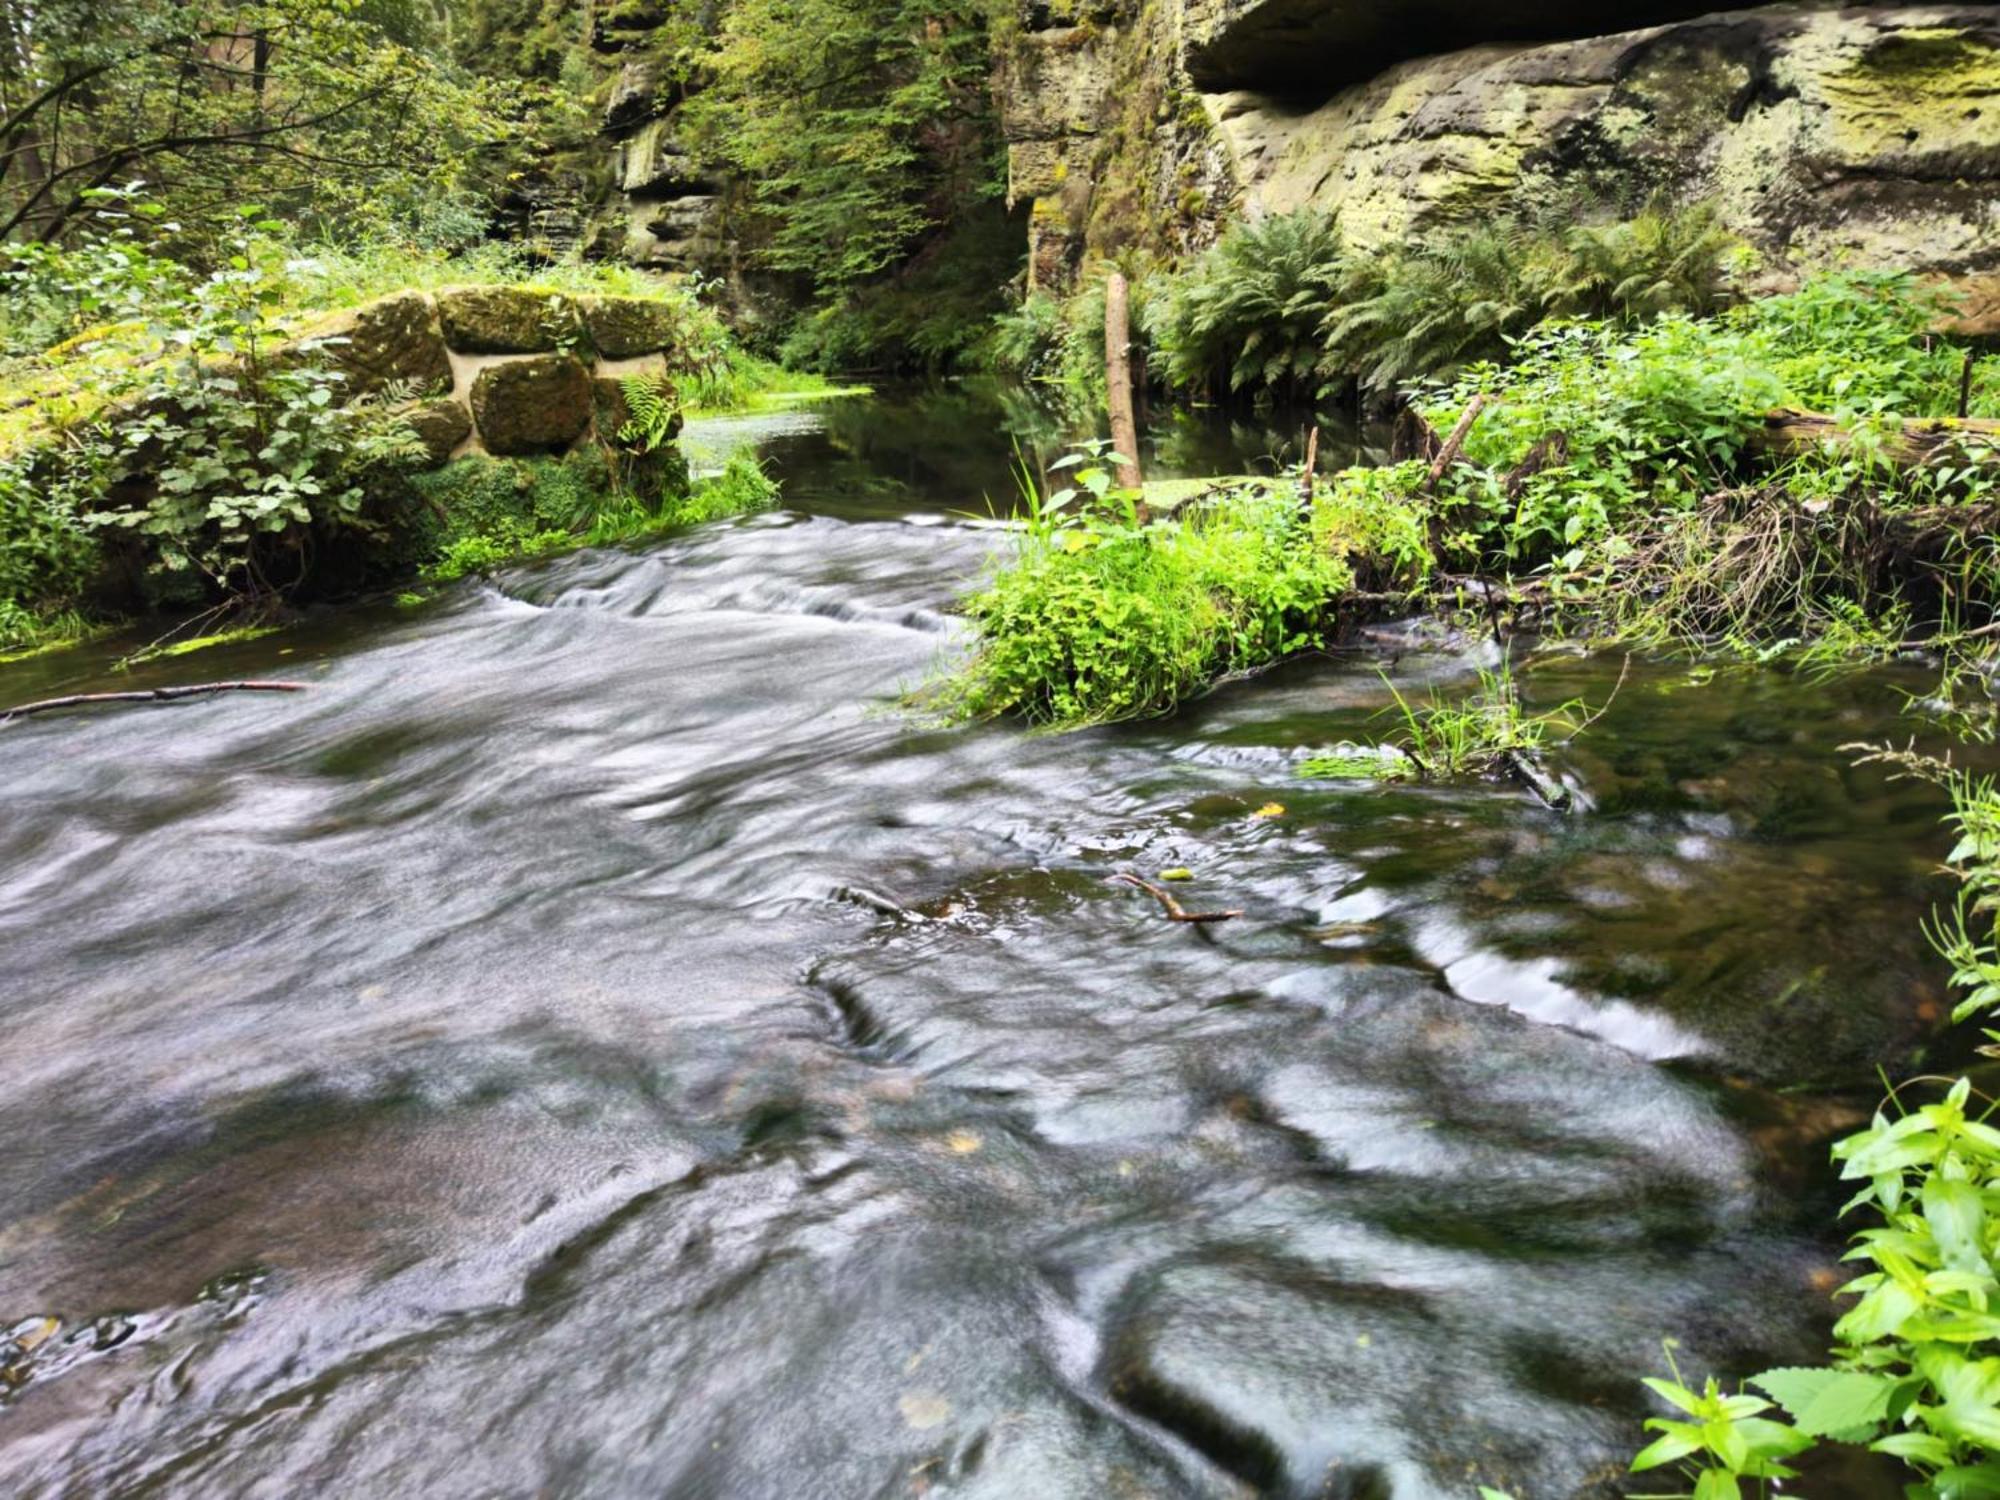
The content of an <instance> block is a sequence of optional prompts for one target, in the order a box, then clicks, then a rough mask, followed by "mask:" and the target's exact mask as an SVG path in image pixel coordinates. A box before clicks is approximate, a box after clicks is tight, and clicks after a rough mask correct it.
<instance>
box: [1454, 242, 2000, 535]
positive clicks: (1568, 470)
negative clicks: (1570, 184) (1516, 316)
mask: <svg viewBox="0 0 2000 1500" xmlns="http://www.w3.org/2000/svg"><path fill="white" fill-rule="evenodd" d="M1937 315H1938V304H1937V302H1936V300H1935V299H1934V298H1933V297H1932V296H1931V295H1930V294H1928V293H1926V292H1924V291H1923V290H1921V289H1920V288H1919V287H1918V286H1917V285H1916V283H1915V282H1914V281H1913V280H1912V279H1911V278H1908V277H1899V276H1855V275H1837V276H1829V277H1825V278H1821V279H1819V280H1816V281H1814V282H1812V283H1809V284H1808V285H1807V286H1806V287H1804V288H1803V289H1801V290H1800V291H1798V292H1796V293H1793V294H1791V295H1789V296H1783V297H1773V298H1769V299H1766V300H1765V301H1762V302H1757V303H1752V304H1749V305H1747V306H1744V307H1739V308H1733V309H1730V310H1729V311H1727V312H1725V313H1724V314H1722V315H1721V316H1720V317H1719V318H1714V319H1707V320H1703V319H1696V318H1693V317H1690V316H1688V315H1686V314H1681V313H1675V314H1670V315H1667V316H1664V317H1661V318H1658V319H1656V320H1654V321H1653V322H1651V323H1646V324H1642V325H1639V326H1637V327H1633V328H1628V327H1625V326H1623V325H1620V324H1617V323H1612V322H1597V323H1564V324H1556V325H1552V326H1550V327H1546V328H1543V329H1540V330H1537V331H1536V332H1534V333H1532V334H1529V335H1527V336H1525V337H1524V338H1522V339H1521V340H1520V341H1519V342H1518V343H1517V344H1516V345H1515V347H1514V356H1515V358H1514V362H1513V363H1512V364H1510V365H1506V366H1502V365H1498V364H1491V363H1488V364H1481V365H1476V366H1473V367H1472V368H1470V369H1468V370H1467V371H1465V372H1464V374H1463V375H1462V376H1461V377H1460V378H1459V379H1458V380H1457V381H1455V382H1454V383H1453V384H1452V385H1450V386H1448V387H1444V388H1441V389H1438V390H1434V391H1433V392H1431V393H1429V394H1427V395H1420V396H1419V399H1418V406H1419V409H1420V410H1421V411H1422V412H1423V414H1424V415H1425V416H1426V417H1427V418H1428V419H1429V420H1430V421H1431V422H1432V423H1433V424H1434V425H1435V426H1437V427H1440V428H1444V427H1449V426H1451V425H1453V424H1455V423H1456V422H1457V421H1458V419H1459V417H1460V416H1461V415H1462V414H1463V412H1464V411H1465V410H1466V408H1467V407H1468V406H1469V405H1470V403H1471V401H1472V399H1473V398H1474V397H1475V396H1479V395H1484V396H1486V397H1488V398H1490V399H1492V400H1493V402H1494V404H1493V405H1491V406H1489V407H1487V408H1486V410H1485V411H1484V412H1483V414H1482V415H1481V416H1480V417H1479V419H1478V422H1477V424H1476V425H1475V426H1474V428H1473V429H1472V432H1471V435H1470V437H1469V439H1468V440H1467V443H1466V447H1465V453H1466V456H1467V457H1468V458H1470V459H1471V460H1472V461H1473V464H1474V465H1475V466H1476V467H1475V468H1473V469H1470V470H1466V469H1460V470H1457V471H1455V477H1454V480H1453V485H1454V495H1453V498H1454V500H1455V502H1456V508H1455V509H1454V511H1453V519H1454V523H1455V524H1456V525H1457V526H1459V527H1460V528H1461V529H1460V530H1459V532H1458V533H1457V535H1456V536H1455V538H1454V541H1455V545H1456V549H1457V550H1460V551H1464V552H1469V553H1472V554H1474V555H1475V556H1476V557H1484V558H1489V559H1491V558H1498V559H1503V560H1505V561H1508V562H1512V563H1529V564H1538V563H1543V562H1548V561H1551V560H1553V561H1556V562H1558V563H1559V564H1560V566H1561V567H1562V568H1563V569H1566V570H1573V569H1576V568H1578V567H1581V566H1583V565H1584V564H1585V562H1586V561H1587V560H1588V559H1589V558H1590V557H1591V555H1592V549H1594V548H1599V547H1602V546H1605V545H1610V546H1613V547H1614V548H1617V547H1619V546H1622V545H1623V543H1622V542H1621V541H1620V539H1619V536H1618V533H1619V532H1620V531H1621V530H1622V529H1624V527H1625V526H1626V524H1627V523H1628V521H1630V520H1631V519H1632V518H1634V517H1635V516H1638V515H1640V514H1641V513H1644V514H1646V515H1648V516H1649V517H1658V516H1662V515H1673V514H1676V513H1684V512H1687V511H1690V510H1691V509H1692V508H1693V507H1694V506H1695V504H1696V502H1697V501H1699V500H1700V499H1701V498H1702V497H1704V496H1708V495H1711V494H1713V493H1716V492H1717V491H1719V490H1723V489H1727V488H1728V487H1730V486H1732V485H1734V484H1737V483H1739V482H1742V481H1744V480H1746V479H1750V478H1753V477H1756V476H1757V474H1758V470H1757V467H1756V465H1755V464H1754V463H1753V462H1752V461H1751V443H1752V439H1753V438H1754V437H1755V436H1756V435H1757V434H1758V433H1760V432H1761V431H1762V430H1763V426H1764V418H1765V416H1766V414H1767V413H1768V412H1770V411H1771V410H1772V409H1773V408H1776V407H1784V406H1799V407H1816V408H1819V409H1822V410H1828V411H1831V412H1832V413H1833V414H1835V415H1836V416H1844V417H1847V418H1850V419H1852V420H1853V422H1854V424H1855V425H1857V426H1861V427H1864V428H1865V424H1866V422H1867V421H1868V420H1871V419H1875V418H1879V417H1880V416H1881V415H1882V414H1883V413H1884V412H1886V411H1889V410H1892V409H1893V410H1895V411H1897V412H1900V413H1902V414H1904V415H1907V416H1911V417H1923V416H1942V415H1946V414H1948V413H1950V412H1953V411H1955V410H1956V406H1957V401H1958V391H1959V380H1960V377H1961V374H1962V372H1963V356H1962V352H1961V351H1959V350H1957V349H1953V348H1951V347H1949V346H1948V345H1947V344H1945V343H1944V341H1942V340H1935V339H1929V338H1927V337H1925V336H1924V330H1926V329H1927V328H1928V327H1930V326H1931V324H1932V323H1933V322H1934V320H1935V319H1936V317H1937ZM1977 390H1978V401H1977V402H1976V403H1975V410H1978V409H1982V408H1983V407H1986V406H1990V405H1992V404H1993V403H1994V402H1995V401H1996V399H2000V397H1996V394H1995V393H1994V392H1993V391H1992V389H1991V388H1990V387H1988V386H1981V387H1978V388H1977ZM1853 462H1855V461H1854V460H1852V459H1851V458H1843V457H1841V456H1838V455H1836V456H1833V457H1829V458H1825V459H1821V458H1814V459H1811V460H1808V461H1807V462H1806V465H1805V467H1803V468H1799V467H1795V468H1794V469H1793V470H1792V471H1790V473H1789V474H1782V473H1777V472H1775V471H1772V470H1770V469H1768V468H1767V469H1766V470H1764V471H1763V473H1764V476H1765V477H1767V478H1783V479H1787V480H1788V481H1789V487H1791V488H1794V489H1796V488H1797V487H1798V486H1799V485H1800V484H1801V483H1805V482H1808V481H1809V480H1810V479H1811V473H1810V471H1811V470H1812V469H1813V467H1814V466H1816V465H1821V466H1823V465H1826V464H1833V465H1836V466H1837V465H1839V464H1842V463H1853ZM1936 478H1937V476H1936V475H1930V476H1923V475H1919V476H1916V478H1915V479H1914V480H1912V481H1909V482H1911V483H1916V484H1924V483H1930V482H1934V481H1935V480H1936ZM1843 482H1845V483H1849V484H1859V483H1864V482H1866V483H1871V484H1875V485H1878V486H1889V487H1891V488H1893V486H1892V485H1890V481H1889V480H1888V479H1887V476H1886V474H1885V473H1884V472H1881V471H1880V470H1879V469H1878V468H1876V467H1874V466H1869V465H1866V464H1859V465H1857V466H1856V467H1854V468H1853V469H1852V470H1851V472H1848V473H1847V474H1846V476H1845V480H1844V481H1843ZM1649 524H1651V523H1650V522H1649Z"/></svg>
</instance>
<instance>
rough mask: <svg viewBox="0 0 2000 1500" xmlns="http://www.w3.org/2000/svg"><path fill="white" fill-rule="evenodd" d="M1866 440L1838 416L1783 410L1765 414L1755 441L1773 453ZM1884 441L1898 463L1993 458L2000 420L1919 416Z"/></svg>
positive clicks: (1999, 445) (1998, 448) (1911, 465)
mask: <svg viewBox="0 0 2000 1500" xmlns="http://www.w3.org/2000/svg"><path fill="white" fill-rule="evenodd" d="M1871 439H1872V435H1871ZM1861 441H1862V440H1861V439H1858V438H1857V437H1856V436H1855V434H1854V433H1853V432H1852V431H1850V430H1849V429H1848V428H1847V427H1846V426H1844V425H1842V423H1841V421H1840V419H1839V418H1837V417H1828V416H1822V415H1820V414H1819V413H1818V412H1810V411H1787V410H1779V411H1774V412H1772V413H1770V414H1769V415H1768V416H1766V417H1765V418H1764V430H1763V432H1761V433H1759V434H1758V435H1757V438H1756V442H1755V446H1756V447H1757V448H1758V450H1759V451H1760V452H1762V453H1764V454H1766V455H1768V456H1770V457H1773V458H1797V457H1800V456H1801V455H1804V454H1811V453H1819V452H1821V451H1823V450H1825V449H1827V448H1851V447H1856V446H1858V445H1859V443H1860V442H1861ZM1881 441H1882V456H1883V457H1884V458H1886V459H1887V460H1888V461H1889V462H1890V463H1893V464H1895V465H1896V466H1897V467H1898V468H1905V469H1917V468H1923V467H1926V466H1928V465H1932V464H1941V463H1950V462H1953V461H1961V462H1964V461H1972V462H1993V461H1994V459H1995V458H1996V454H2000V422H1993V421H1986V420H1968V421H1960V420H1958V419H1956V418H1951V417H1920V418H1913V419H1909V420H1905V421H1901V422H1897V423H1895V424H1894V426H1893V427H1892V428H1890V429H1888V430H1885V432H1884V433H1883V435H1882V440H1881Z"/></svg>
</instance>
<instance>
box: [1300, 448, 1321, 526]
mask: <svg viewBox="0 0 2000 1500" xmlns="http://www.w3.org/2000/svg"><path fill="white" fill-rule="evenodd" d="M1318 470H1319V428H1317V427H1315V428H1313V430H1312V436H1310V437H1308V438H1307V439H1306V466H1305V470H1304V472H1302V473H1301V474H1300V475H1299V509H1300V510H1301V511H1303V512H1304V513H1305V514H1306V515H1308V516H1310V515H1311V514H1312V508H1313V485H1314V482H1315V480H1316V478H1317V474H1318Z"/></svg>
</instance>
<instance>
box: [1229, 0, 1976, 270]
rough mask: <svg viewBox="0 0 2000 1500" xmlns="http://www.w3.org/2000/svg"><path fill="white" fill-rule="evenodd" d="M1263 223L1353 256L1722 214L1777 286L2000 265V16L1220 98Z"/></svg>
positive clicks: (1790, 13)
mask: <svg viewBox="0 0 2000 1500" xmlns="http://www.w3.org/2000/svg"><path fill="white" fill-rule="evenodd" d="M1210 104H1211V106H1212V108H1213V109H1214V111H1215V113H1216V115H1217V117H1218V119H1219V121H1220V123H1221V127H1222V130H1223V132H1224V134H1225V135H1226V137H1227V138H1228V140H1229V142H1230V145H1231V148H1232V152H1233V156H1234V159H1235V164H1236V171H1237V175H1238V178H1239V182H1240V184H1241V186H1242V188H1243V189H1244V191H1245V194H1246V198H1247V200H1248V202H1249V204H1250V205H1251V207H1252V208H1253V211H1261V212H1283V211H1286V210H1288V209H1291V208H1295V207H1298V206H1300V205H1302V204H1306V203H1312V204H1317V205H1319V206H1320V207H1323V208H1326V209H1329V210H1332V211H1335V212H1337V213H1339V215H1340V217H1341V224H1342V228H1343V229H1344V230H1345V232H1346V233H1347V235H1348V236H1349V238H1350V239H1352V240H1354V241H1356V242H1358V243H1360V244H1362V245H1364V246H1368V245H1382V244H1393V243H1397V242H1400V241H1401V240H1403V239H1405V238H1406V237H1408V236H1409V235H1411V234H1413V233H1422V232H1423V231H1424V230H1426V229H1428V228H1430V227H1432V226H1435V225H1442V224H1450V223H1460V222H1464V221H1466V220H1469V219H1474V218H1477V217H1479V216H1481V215H1486V214H1492V213H1496V212H1506V211H1509V210H1532V209H1537V208H1546V207H1547V206H1548V205H1549V204H1551V203H1562V202H1565V201H1571V202H1574V203H1575V204H1576V205H1577V206H1578V208H1579V210H1581V211H1589V210H1591V209H1593V208H1603V209H1610V210H1616V209H1617V208H1619V207H1621V206H1622V207H1627V208H1629V207H1632V206H1635V205H1636V204H1637V203H1638V202H1640V201H1642V200H1643V199H1645V198H1646V197H1647V196H1648V195H1651V194H1653V193H1656V192H1664V193H1666V194H1668V195H1670V196H1672V197H1675V198H1679V199H1682V200H1692V199H1705V200H1708V201H1712V202H1714V203H1715V204H1716V205H1717V206H1718V207H1719V208H1720V210H1721V212H1722V214H1723V217H1724V220H1725V222H1726V223H1727V224H1728V226H1729V227H1730V228H1731V229H1733V230H1735V231H1736V232H1737V233H1739V234H1741V235H1742V236H1743V237H1744V238H1745V239H1746V240H1748V241H1749V242H1750V243H1751V244H1752V245H1753V246H1755V247H1756V248H1757V249H1759V250H1760V251H1762V252H1763V253H1764V255H1765V256H1766V258H1767V261H1768V264H1769V267H1770V269H1771V270H1772V271H1773V272H1774V273H1777V274H1778V275H1780V276H1784V275H1789V274H1790V273H1792V272H1795V271H1796V270H1799V269H1802V268H1805V267H1808V266H1814V265H1824V264H1828V263H1834V262H1839V263H1845V264H1850V265H1859V266H1877V267H1886V268H1896V269H1913V270H1928V271H1934V272H1937V273H1940V274H1944V275H1948V276H1956V275H1959V274H1962V273H1968V272H1975V271H1981V270H1986V269H1992V268H1995V267H2000V201H1996V200H1995V198H1994V196H1993V193H1992V191H1991V183H1992V182H1993V180H1994V178H1995V177H1996V176H2000V10H1996V8H1995V7H1993V6H1991V5H1980V4H1955V5H1927V6H1920V7H1913V8H1904V7H1875V8H1858V9H1843V10H1830V9H1821V8H1819V7H1804V6H1800V7H1794V6H1773V7H1769V8H1767V9H1762V10H1752V11H1745V12H1742V13H1737V14H1729V15H1723V16H1712V17H1708V18H1706V19H1704V20H1701V21H1696V22H1689V23H1685V24H1680V25H1669V26H1661V27H1654V28H1651V29H1648V30H1643V31H1631V32H1624V33H1621V34H1618V35H1613V36H1606V37H1595V38H1591V39H1587V40H1582V41H1571V42H1561V43H1555V44H1551V45H1546V46H1535V47H1483V48H1475V49H1472V50H1470V51H1463V52H1456V53H1452V54H1450V55H1449V56H1444V57H1436V58H1427V59H1423V60H1421V61H1417V62H1411V63H1406V64H1403V65H1401V66H1398V67H1395V68H1392V69H1390V70H1389V71H1388V72H1386V73H1384V74H1383V75H1382V76H1380V77H1378V78H1376V79H1374V80H1373V81H1371V82H1369V83H1367V84H1364V85H1361V86H1359V87H1356V88H1349V89H1344V90H1342V91H1340V92H1338V93H1336V94H1334V95H1333V96H1332V98H1330V99H1329V100H1328V101H1327V102H1326V103H1324V104H1322V105H1320V106H1319V107H1318V108H1316V109H1306V110H1301V109H1299V108H1298V107H1297V106H1296V105H1295V104H1292V103H1285V104H1279V103H1277V102H1275V101H1273V100H1271V99H1268V98H1265V97H1262V96H1259V95H1250V94H1235V95H1228V96H1224V97H1219V98H1214V99H1211V100H1210Z"/></svg>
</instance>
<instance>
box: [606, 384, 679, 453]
mask: <svg viewBox="0 0 2000 1500" xmlns="http://www.w3.org/2000/svg"><path fill="white" fill-rule="evenodd" d="M618 388H619V390H621V391H622V392H623V393H624V396H625V410H626V418H625V423H624V425H623V426H621V427H620V428H619V429H618V440H619V441H620V442H621V443H630V444H632V445H633V446H634V447H635V448H637V449H638V450H639V451H640V452H641V453H654V452H657V451H658V450H659V449H661V448H663V447H665V446H666V445H667V444H668V443H669V442H671V441H672V440H673V437H674V434H675V433H677V432H678V431H679V430H680V415H681V404H680V392H679V391H677V390H676V389H675V388H674V383H673V382H672V381H671V380H668V379H667V378H666V377H665V376H664V375H627V376H626V377H625V378H624V379H622V380H620V381H619V382H618Z"/></svg>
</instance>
